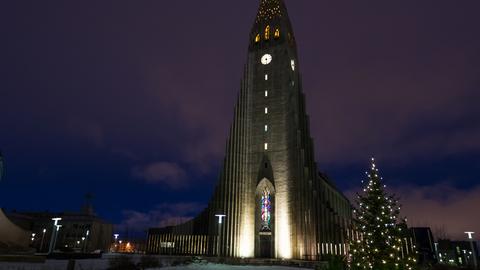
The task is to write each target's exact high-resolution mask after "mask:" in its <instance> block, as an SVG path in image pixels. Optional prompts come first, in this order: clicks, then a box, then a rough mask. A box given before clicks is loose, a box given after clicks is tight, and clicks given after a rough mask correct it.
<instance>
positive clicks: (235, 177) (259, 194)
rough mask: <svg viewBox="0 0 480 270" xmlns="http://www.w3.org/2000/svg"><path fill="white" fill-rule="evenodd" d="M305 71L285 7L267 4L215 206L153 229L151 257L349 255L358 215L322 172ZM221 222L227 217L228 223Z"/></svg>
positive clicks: (277, 0)
mask: <svg viewBox="0 0 480 270" xmlns="http://www.w3.org/2000/svg"><path fill="white" fill-rule="evenodd" d="M298 62H299V61H298V56H297V48H296V42H295V36H294V33H293V30H292V26H291V23H290V20H289V17H288V13H287V9H286V6H285V4H284V2H283V1H282V0H261V1H260V7H259V9H258V13H257V16H256V18H255V22H254V25H253V27H252V30H251V33H250V36H249V46H248V55H247V62H246V65H245V69H244V77H243V80H242V84H241V89H240V93H239V95H238V101H237V104H236V106H235V114H234V120H233V124H232V126H231V128H230V136H229V139H228V142H227V147H226V156H225V159H224V165H223V169H222V171H221V174H220V179H219V182H218V185H217V187H216V189H215V191H214V194H213V197H212V199H211V201H210V203H209V205H208V208H207V209H206V210H205V211H204V212H203V213H202V214H200V215H199V217H197V218H196V219H194V220H192V221H190V222H187V223H186V224H183V225H180V226H176V227H169V228H163V229H151V230H150V232H149V242H148V249H149V251H150V252H152V253H166V254H168V252H169V251H170V253H172V252H173V253H175V254H199V255H202V254H204V255H220V256H226V257H247V258H250V257H256V258H284V259H291V258H294V259H306V260H318V259H320V258H321V256H322V255H324V254H338V255H341V254H343V255H346V253H347V245H346V244H347V243H348V241H347V240H348V239H347V238H348V237H349V235H350V234H351V233H350V230H349V228H350V221H351V207H350V203H349V202H348V200H347V199H346V198H345V197H344V196H343V195H342V194H341V193H340V192H339V191H338V190H337V189H336V188H335V187H334V185H333V184H332V183H331V182H330V181H329V180H328V179H327V177H326V176H324V175H323V174H321V173H319V171H318V169H317V164H316V163H315V158H314V146H313V140H312V139H311V137H310V130H309V118H308V116H307V114H306V111H305V96H304V94H303V90H302V83H301V76H300V68H299V64H298ZM217 215H225V218H224V219H222V223H221V224H219V223H218V220H217V219H216V216H217ZM198 236H201V237H200V239H198ZM182 237H185V239H187V240H180V239H182ZM196 237H197V238H196ZM188 239H193V240H188ZM182 241H183V242H182ZM192 241H193V242H192ZM197 243H200V244H198V245H199V246H196V245H197ZM178 245H187V247H183V246H182V247H179V246H178ZM189 246H191V247H189ZM157 247H158V248H157ZM168 247H169V248H170V249H169V248H168ZM185 248H186V249H187V251H185ZM195 250H200V252H196V251H195ZM178 251H179V252H178ZM202 252H204V253H202Z"/></svg>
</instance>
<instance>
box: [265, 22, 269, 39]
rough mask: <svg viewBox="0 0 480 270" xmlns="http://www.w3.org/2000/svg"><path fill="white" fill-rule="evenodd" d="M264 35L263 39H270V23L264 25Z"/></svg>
mask: <svg viewBox="0 0 480 270" xmlns="http://www.w3.org/2000/svg"><path fill="white" fill-rule="evenodd" d="M264 36H265V40H269V39H270V25H267V27H265V32H264Z"/></svg>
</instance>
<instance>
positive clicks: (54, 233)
mask: <svg viewBox="0 0 480 270" xmlns="http://www.w3.org/2000/svg"><path fill="white" fill-rule="evenodd" d="M60 220H62V218H60V217H57V218H52V221H53V229H52V237H51V238H50V247H49V248H48V253H49V254H50V253H52V252H53V250H54V249H55V244H56V242H57V235H58V230H60V226H61V225H58V222H59V221H60Z"/></svg>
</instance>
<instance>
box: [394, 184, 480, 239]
mask: <svg viewBox="0 0 480 270" xmlns="http://www.w3.org/2000/svg"><path fill="white" fill-rule="evenodd" d="M396 193H397V194H398V195H399V196H400V200H401V204H402V205H403V207H402V214H403V215H405V216H407V218H408V220H409V224H410V225H413V226H430V227H431V228H432V230H433V231H434V232H437V234H442V233H443V232H442V231H444V235H437V237H442V236H447V237H452V238H455V239H464V238H465V235H464V232H465V231H472V230H473V231H476V232H479V231H480V215H478V207H479V206H480V186H477V187H474V188H471V189H469V190H462V189H458V188H455V187H453V186H451V185H449V184H438V185H435V186H430V187H415V186H410V187H402V188H398V189H396Z"/></svg>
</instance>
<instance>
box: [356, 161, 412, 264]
mask: <svg viewBox="0 0 480 270" xmlns="http://www.w3.org/2000/svg"><path fill="white" fill-rule="evenodd" d="M366 175H367V178H368V181H367V182H366V183H365V181H362V183H363V184H364V189H363V194H357V199H356V203H357V209H355V210H354V213H355V218H356V220H357V227H358V228H357V231H358V232H359V237H358V239H356V240H355V241H353V242H352V243H351V249H350V251H351V252H350V258H349V264H350V269H355V270H356V269H375V270H387V269H389V270H390V269H399V270H413V269H416V264H417V263H416V259H415V256H416V252H415V251H414V250H411V251H410V252H408V241H407V240H408V239H409V238H410V236H409V233H408V227H407V225H406V222H405V220H403V221H402V222H400V223H398V220H399V214H400V205H399V203H398V199H397V198H396V197H395V196H393V195H390V194H388V193H387V192H386V190H385V188H386V185H384V184H383V183H382V182H383V178H382V177H381V176H380V175H379V170H378V168H377V166H376V164H375V159H374V158H372V159H371V168H370V170H369V171H368V172H366ZM404 241H405V245H404ZM410 243H411V242H410ZM411 247H413V249H414V246H413V245H411Z"/></svg>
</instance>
